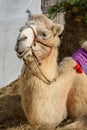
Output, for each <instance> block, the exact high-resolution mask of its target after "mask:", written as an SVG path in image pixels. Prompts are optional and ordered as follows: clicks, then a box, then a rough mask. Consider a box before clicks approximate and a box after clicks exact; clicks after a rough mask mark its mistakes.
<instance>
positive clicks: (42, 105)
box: [17, 15, 87, 127]
mask: <svg viewBox="0 0 87 130" xmlns="http://www.w3.org/2000/svg"><path fill="white" fill-rule="evenodd" d="M32 21H33V22H34V24H35V25H36V28H34V29H35V32H36V33H37V35H38V30H39V31H41V30H44V31H45V32H48V33H49V34H50V35H51V37H50V38H48V39H42V40H43V41H44V42H45V43H46V44H49V45H50V44H51V45H53V49H52V51H51V53H50V55H49V56H48V57H47V58H45V59H44V60H42V59H43V57H45V55H47V52H48V51H49V48H46V47H45V52H44V49H43V47H42V46H41V45H39V43H38V45H36V48H38V47H37V46H39V47H40V48H39V50H38V51H36V55H37V56H38V58H39V61H41V65H40V66H39V67H40V69H41V70H42V72H43V73H44V75H45V76H46V77H47V78H48V79H49V80H53V79H54V78H55V77H56V81H54V82H52V83H51V84H50V85H48V84H46V83H45V82H43V80H44V78H43V76H42V75H41V73H40V72H39V70H38V68H37V66H36V64H35V62H34V61H33V58H32V55H31V56H27V57H26V61H27V63H29V66H30V67H31V68H32V70H33V72H34V73H35V74H36V76H33V74H32V72H31V70H30V69H29V68H28V67H27V66H26V65H24V67H23V69H22V73H21V76H20V92H21V98H22V106H23V109H24V112H25V115H26V117H27V119H28V121H29V123H30V124H31V125H38V124H39V125H42V126H44V125H46V126H50V127H56V126H57V125H59V123H60V122H62V121H63V120H64V119H66V118H67V117H68V116H69V117H70V118H78V117H79V116H83V115H84V114H86V113H87V75H86V74H85V73H84V72H83V73H81V74H79V73H77V72H76V70H75V69H74V67H75V65H76V62H75V61H74V60H73V59H72V58H71V57H68V58H65V59H64V60H63V61H62V62H61V63H60V64H57V59H58V57H57V56H58V49H57V47H58V46H59V45H60V40H59V38H58V35H60V34H61V32H62V30H63V27H62V26H61V25H59V24H58V25H57V24H55V23H53V22H52V21H51V20H49V19H48V18H46V17H45V16H43V15H36V16H33V17H32V19H31V21H29V22H28V23H27V24H26V26H28V25H31V23H32ZM30 22H31V23H30ZM40 28H41V29H40ZM21 31H23V30H21ZM20 34H21V32H20ZM20 44H21V43H20ZM83 47H86V49H87V43H85V44H84V46H83ZM17 52H18V50H17ZM38 77H39V78H38Z"/></svg>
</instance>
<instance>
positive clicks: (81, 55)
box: [72, 48, 87, 74]
mask: <svg viewBox="0 0 87 130" xmlns="http://www.w3.org/2000/svg"><path fill="white" fill-rule="evenodd" d="M72 58H73V59H74V60H75V61H76V62H77V63H79V64H80V65H81V67H82V69H83V71H84V72H85V73H86V74H87V50H85V49H84V48H80V49H79V50H77V51H76V52H75V53H74V54H73V55H72Z"/></svg>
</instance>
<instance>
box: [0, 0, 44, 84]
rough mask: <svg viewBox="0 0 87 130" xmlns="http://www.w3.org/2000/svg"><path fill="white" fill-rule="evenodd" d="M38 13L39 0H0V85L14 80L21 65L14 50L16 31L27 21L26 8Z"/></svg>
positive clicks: (39, 8)
mask: <svg viewBox="0 0 87 130" xmlns="http://www.w3.org/2000/svg"><path fill="white" fill-rule="evenodd" d="M27 9H30V10H31V13H32V14H40V13H42V12H41V1H40V0H0V87H3V86H6V85H7V84H8V83H10V82H11V81H13V80H15V79H16V78H17V77H18V76H19V74H20V70H21V67H22V61H21V60H19V59H18V58H17V56H16V52H15V51H14V47H15V44H16V39H17V35H18V31H19V29H20V27H21V26H22V25H24V24H25V22H26V21H27V16H28V15H27V14H26V10H27Z"/></svg>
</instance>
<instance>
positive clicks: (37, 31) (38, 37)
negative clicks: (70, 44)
mask: <svg viewBox="0 0 87 130" xmlns="http://www.w3.org/2000/svg"><path fill="white" fill-rule="evenodd" d="M43 19H45V18H44V17H43ZM48 20H49V19H46V20H45V21H46V22H48ZM43 21H44V20H43ZM55 28H56V29H54V23H51V24H50V25H49V26H48V25H47V23H45V22H42V21H40V20H39V19H37V20H36V19H32V20H30V21H29V22H28V23H27V24H26V25H25V26H24V27H22V28H21V30H20V33H19V36H18V39H17V44H16V47H15V50H16V52H17V55H18V57H19V58H25V57H27V56H30V57H32V50H33V51H34V53H35V55H37V56H38V58H39V59H43V58H44V57H46V56H47V55H49V53H50V48H51V47H54V46H57V44H56V45H55V44H54V45H53V44H52V43H53V42H52V41H53V40H54V42H55V43H57V41H58V44H59V42H60V40H59V38H58V37H57V31H59V33H61V32H62V31H61V30H62V26H59V25H58V26H55ZM57 29H59V30H57Z"/></svg>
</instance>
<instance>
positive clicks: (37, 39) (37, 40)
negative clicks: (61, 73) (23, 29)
mask: <svg viewBox="0 0 87 130" xmlns="http://www.w3.org/2000/svg"><path fill="white" fill-rule="evenodd" d="M29 28H31V29H32V31H33V33H34V41H33V44H32V46H33V45H34V46H36V44H35V42H38V43H40V44H42V45H43V46H46V47H48V48H50V51H49V53H48V55H47V56H46V58H47V57H48V56H49V55H50V53H51V51H52V49H53V47H54V46H52V45H47V44H45V43H44V42H43V41H42V40H41V39H39V38H38V37H37V35H36V34H35V31H34V29H33V28H32V27H29ZM32 46H31V47H30V49H31V52H32V55H33V59H34V62H35V64H36V66H37V68H38V70H39V72H40V73H41V75H42V76H43V78H44V80H42V79H41V78H39V77H38V78H39V79H40V80H42V81H43V82H44V83H46V84H47V85H50V84H51V83H53V82H55V81H56V78H54V79H53V80H51V81H50V80H49V79H48V78H47V77H46V76H45V75H44V74H43V72H42V70H41V69H40V65H41V63H40V62H39V59H38V57H37V56H36V54H35V52H34V50H33V48H32ZM46 58H44V59H46ZM23 60H24V63H25V65H26V66H27V67H28V69H30V70H31V72H32V74H33V76H36V77H37V75H36V74H35V73H34V72H33V70H32V69H31V67H30V66H29V65H28V63H27V61H26V59H25V58H24V59H23Z"/></svg>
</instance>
